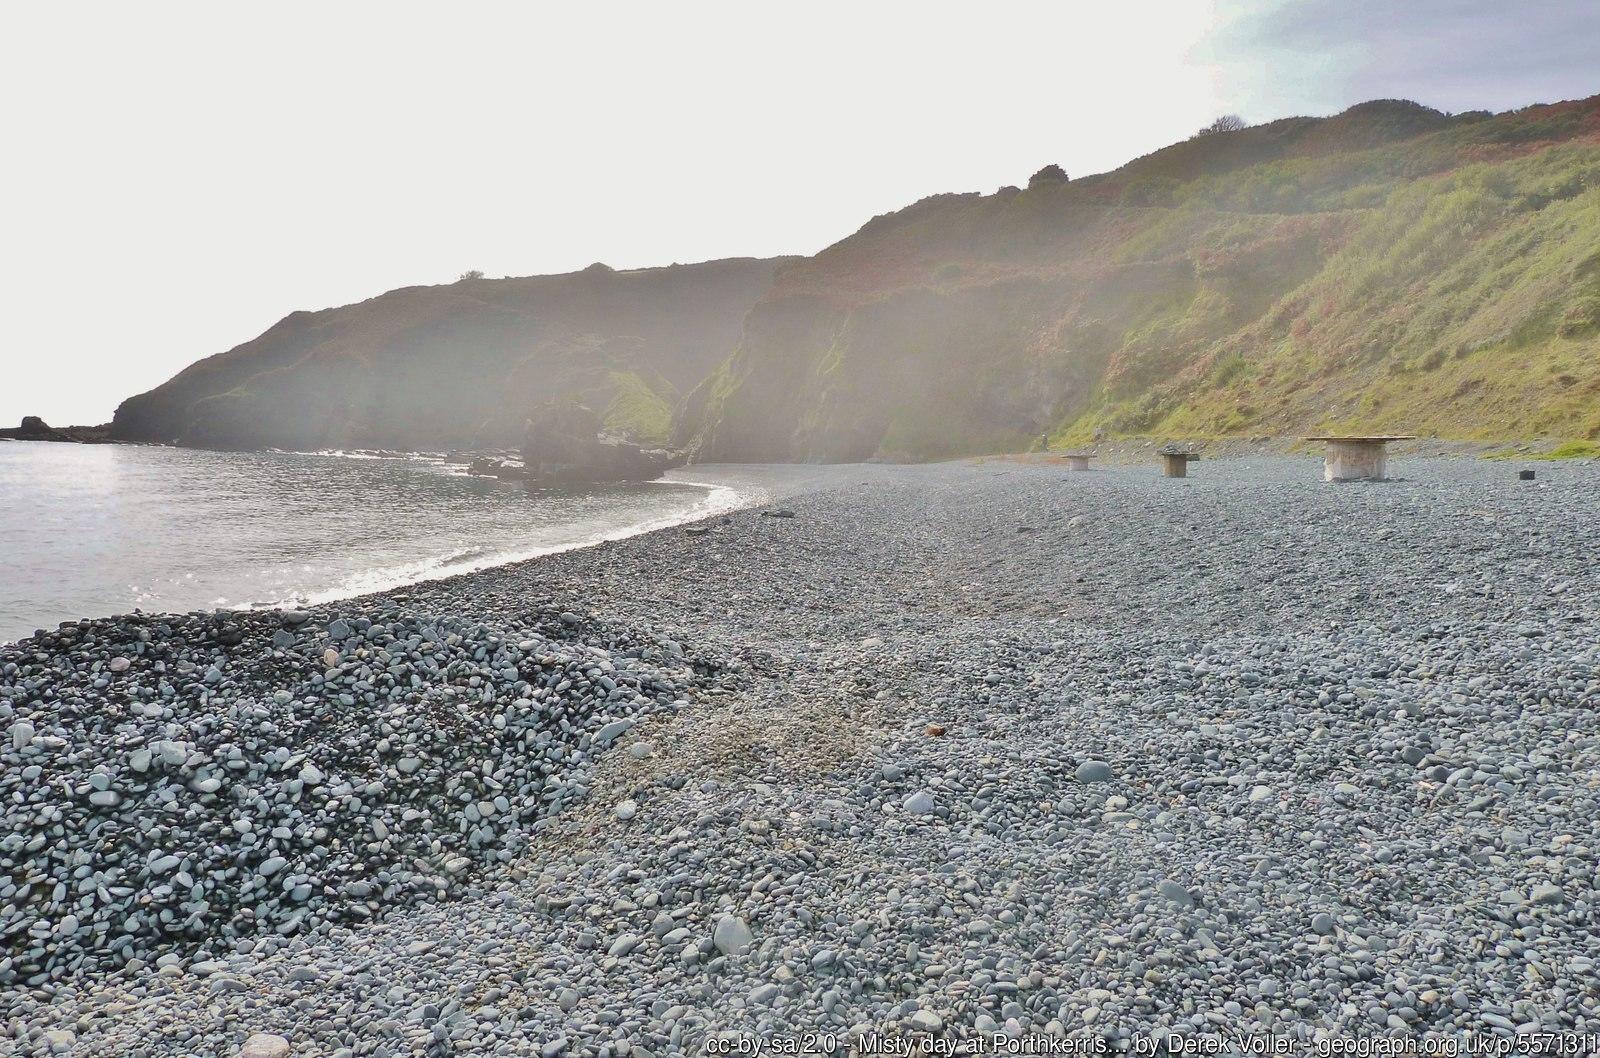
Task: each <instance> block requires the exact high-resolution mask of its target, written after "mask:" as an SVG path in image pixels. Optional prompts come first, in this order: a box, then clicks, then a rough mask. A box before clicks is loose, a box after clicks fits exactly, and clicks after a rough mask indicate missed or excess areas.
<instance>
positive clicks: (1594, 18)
mask: <svg viewBox="0 0 1600 1058" xmlns="http://www.w3.org/2000/svg"><path fill="white" fill-rule="evenodd" d="M1218 14H1219V16H1221V23H1220V25H1219V27H1218V29H1217V30H1216V31H1215V32H1214V33H1213V34H1212V36H1211V38H1210V39H1209V40H1208V41H1207V43H1206V44H1205V45H1204V46H1203V47H1202V49H1201V54H1202V55H1203V56H1204V57H1206V58H1208V59H1210V61H1211V62H1212V63H1213V64H1214V68H1215V69H1216V71H1217V82H1218V89H1219V94H1220V95H1222V96H1224V97H1226V98H1229V99H1230V100H1234V101H1236V102H1235V105H1236V106H1237V108H1238V109H1240V110H1241V111H1246V112H1247V113H1246V116H1247V117H1250V118H1252V119H1253V120H1261V119H1264V118H1268V117H1277V116H1281V115H1283V114H1286V113H1291V112H1296V111H1300V112H1311V113H1326V112H1329V111H1333V110H1338V109H1342V108H1343V107H1345V106H1348V105H1350V104H1352V103H1356V102H1360V101H1362V100H1365V99H1377V98H1405V99H1415V100H1417V101H1418V102H1421V103H1426V104H1427V105H1429V106H1433V107H1438V108H1439V109H1441V110H1448V111H1461V110H1480V109H1481V110H1507V109H1512V108H1514V107H1518V106H1524V105H1527V104H1529V103H1539V102H1552V101H1555V100H1559V99H1573V98H1582V97H1585V96H1589V95H1593V94H1595V93H1596V92H1600V63H1597V62H1596V58H1595V57H1596V55H1597V54H1600V4H1596V3H1595V2H1594V0H1519V2H1516V3H1506V2H1504V0H1406V2H1395V0H1222V2H1221V3H1220V4H1219V9H1218ZM1249 111H1255V112H1254V113H1249Z"/></svg>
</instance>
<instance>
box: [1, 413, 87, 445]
mask: <svg viewBox="0 0 1600 1058" xmlns="http://www.w3.org/2000/svg"><path fill="white" fill-rule="evenodd" d="M0 439H6V440H11V441H64V442H67V443H69V444H86V445H93V444H109V443H111V440H112V437H111V426H110V424H107V425H105V426H62V427H59V428H57V427H54V426H51V425H50V424H48V423H46V422H45V421H44V420H43V419H41V418H39V416H37V415H24V416H23V417H22V425H20V426H18V427H16V428H15V429H10V430H0Z"/></svg>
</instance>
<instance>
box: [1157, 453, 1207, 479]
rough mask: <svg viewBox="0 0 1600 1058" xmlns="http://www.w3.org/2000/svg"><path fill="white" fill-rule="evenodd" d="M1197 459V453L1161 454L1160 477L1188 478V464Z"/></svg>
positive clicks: (1198, 455) (1198, 456)
mask: <svg viewBox="0 0 1600 1058" xmlns="http://www.w3.org/2000/svg"><path fill="white" fill-rule="evenodd" d="M1199 458H1200V454H1199V453H1198V452H1162V453H1161V476H1162V477H1168V478H1186V477H1188V476H1189V464H1190V463H1191V462H1192V461H1194V460H1196V459H1199Z"/></svg>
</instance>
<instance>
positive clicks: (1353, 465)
mask: <svg viewBox="0 0 1600 1058" xmlns="http://www.w3.org/2000/svg"><path fill="white" fill-rule="evenodd" d="M1306 440H1307V441H1323V442H1325V443H1326V444H1327V446H1328V452H1327V456H1326V458H1325V459H1324V461H1323V467H1322V478H1323V480H1324V481H1382V480H1384V479H1385V478H1387V477H1388V476H1389V442H1390V441H1410V440H1413V438H1412V437H1411V436H1410V435H1406V434H1390V435H1387V436H1374V437H1307V438H1306Z"/></svg>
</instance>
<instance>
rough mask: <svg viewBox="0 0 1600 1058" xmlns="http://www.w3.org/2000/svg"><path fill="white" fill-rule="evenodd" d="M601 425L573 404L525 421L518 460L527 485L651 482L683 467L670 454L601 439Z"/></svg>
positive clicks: (551, 405)
mask: <svg viewBox="0 0 1600 1058" xmlns="http://www.w3.org/2000/svg"><path fill="white" fill-rule="evenodd" d="M601 425H602V422H601V419H600V416H599V415H597V414H595V412H594V411H593V410H592V409H590V408H588V407H586V406H584V405H582V404H579V403H578V402H577V401H574V400H570V399H565V400H564V399H559V398H558V399H554V400H549V401H545V402H544V403H542V404H540V405H539V406H538V407H536V408H535V409H534V412H533V415H531V416H530V417H529V419H528V426H527V431H526V434H525V436H524V440H523V445H522V460H523V466H524V468H525V474H526V477H527V480H528V481H531V482H534V483H537V484H580V483H596V482H607V481H653V480H654V479H656V478H658V477H660V476H661V475H662V473H664V472H665V471H667V470H669V469H670V468H672V467H675V466H679V465H681V464H682V463H683V462H684V459H683V456H682V455H681V454H680V453H678V452H675V451H669V450H665V449H658V448H641V447H640V446H639V445H636V444H632V443H630V442H628V441H625V440H622V439H620V438H616V437H607V436H605V435H603V434H602V433H601Z"/></svg>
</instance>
